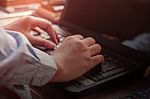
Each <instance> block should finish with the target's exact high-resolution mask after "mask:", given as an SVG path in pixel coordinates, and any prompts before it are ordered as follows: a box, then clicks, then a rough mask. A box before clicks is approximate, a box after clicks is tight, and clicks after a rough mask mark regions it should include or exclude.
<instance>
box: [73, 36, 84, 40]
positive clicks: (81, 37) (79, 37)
mask: <svg viewBox="0 0 150 99" xmlns="http://www.w3.org/2000/svg"><path fill="white" fill-rule="evenodd" d="M73 36H74V37H76V38H78V39H80V40H82V39H84V37H83V36H82V35H73Z"/></svg>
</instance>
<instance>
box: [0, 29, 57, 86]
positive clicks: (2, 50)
mask: <svg viewBox="0 0 150 99" xmlns="http://www.w3.org/2000/svg"><path fill="white" fill-rule="evenodd" d="M0 35H1V36H0V83H1V84H13V85H29V84H30V85H36V86H40V85H44V84H46V83H47V82H48V81H49V80H50V79H51V78H52V77H53V76H54V75H55V72H56V70H57V66H56V64H55V62H54V60H53V58H52V56H50V55H48V54H46V53H44V52H42V51H40V50H38V49H36V48H33V46H31V44H30V43H29V41H28V40H27V39H26V38H25V36H23V35H22V34H20V33H17V32H14V31H7V32H6V31H3V30H2V29H0Z"/></svg>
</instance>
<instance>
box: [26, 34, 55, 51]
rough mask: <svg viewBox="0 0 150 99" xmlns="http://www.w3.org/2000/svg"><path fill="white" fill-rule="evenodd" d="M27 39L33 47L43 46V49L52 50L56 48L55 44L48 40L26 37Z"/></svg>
mask: <svg viewBox="0 0 150 99" xmlns="http://www.w3.org/2000/svg"><path fill="white" fill-rule="evenodd" d="M28 38H29V40H30V42H31V43H32V44H33V45H37V46H43V47H45V48H50V49H53V48H54V47H55V46H56V44H55V43H53V42H51V41H49V40H45V39H42V38H38V37H35V36H28Z"/></svg>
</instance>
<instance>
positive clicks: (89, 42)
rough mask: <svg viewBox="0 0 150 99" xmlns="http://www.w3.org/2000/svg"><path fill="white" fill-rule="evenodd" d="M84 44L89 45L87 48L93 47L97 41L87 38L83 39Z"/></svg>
mask: <svg viewBox="0 0 150 99" xmlns="http://www.w3.org/2000/svg"><path fill="white" fill-rule="evenodd" d="M83 42H84V43H85V44H86V45H87V46H91V45H93V44H95V42H96V41H95V40H94V39H93V38H91V37H88V38H85V39H83Z"/></svg>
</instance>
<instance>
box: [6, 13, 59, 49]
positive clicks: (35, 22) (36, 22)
mask: <svg viewBox="0 0 150 99" xmlns="http://www.w3.org/2000/svg"><path fill="white" fill-rule="evenodd" d="M36 27H39V28H41V29H42V30H44V31H46V32H47V33H48V34H49V36H50V37H51V39H52V41H53V42H52V41H49V40H45V39H41V38H39V37H35V36H32V35H30V31H31V30H36ZM4 29H7V30H13V31H18V32H20V33H22V34H24V35H25V36H26V37H27V38H28V40H29V41H30V42H31V43H32V44H33V45H38V46H43V47H46V48H54V47H55V45H56V44H57V43H58V40H59V39H58V37H57V34H56V32H55V30H54V29H53V27H52V24H51V23H50V22H48V21H47V20H44V19H41V18H37V17H32V16H26V17H22V18H20V19H18V20H16V21H14V22H13V23H10V24H8V25H6V26H4Z"/></svg>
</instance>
